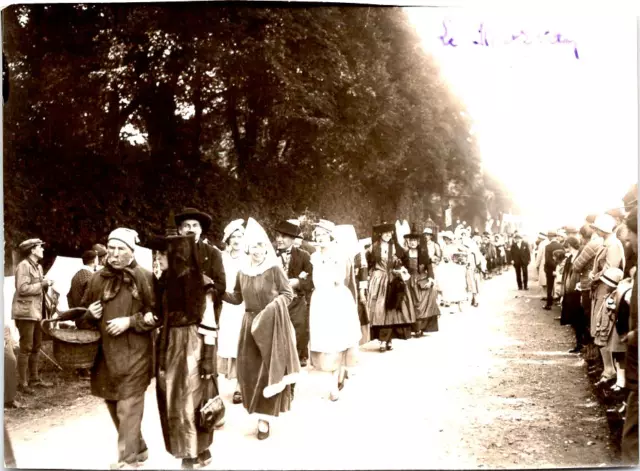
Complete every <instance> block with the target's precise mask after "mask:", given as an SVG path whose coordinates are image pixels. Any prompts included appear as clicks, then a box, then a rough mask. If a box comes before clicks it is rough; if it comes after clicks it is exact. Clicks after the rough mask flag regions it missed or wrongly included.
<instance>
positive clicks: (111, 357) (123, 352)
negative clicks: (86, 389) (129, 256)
mask: <svg viewBox="0 0 640 471" xmlns="http://www.w3.org/2000/svg"><path fill="white" fill-rule="evenodd" d="M129 268H130V269H131V271H132V272H133V279H134V282H135V285H136V287H137V294H134V292H133V291H132V288H131V286H130V285H127V284H124V283H123V285H122V286H121V287H120V289H119V291H118V292H117V294H116V295H115V297H114V298H112V299H109V300H108V301H104V300H103V296H104V291H105V286H107V284H108V283H109V278H108V275H109V273H110V270H109V268H108V266H107V267H105V268H104V269H102V270H100V271H99V272H97V273H94V274H93V276H92V277H91V280H90V281H89V286H88V288H87V290H86V291H85V294H84V297H83V298H82V303H81V304H82V306H84V307H88V306H89V305H90V304H91V303H93V302H94V301H99V300H103V301H102V309H103V311H102V317H101V318H100V319H97V320H96V319H93V317H92V316H91V314H89V312H87V314H86V315H85V317H83V318H82V319H79V320H78V321H76V324H77V325H78V327H79V328H92V327H93V328H97V329H98V330H100V333H101V334H102V336H101V341H100V347H99V349H98V354H97V356H96V360H95V364H94V366H93V369H92V371H91V393H92V394H93V395H94V396H98V397H101V398H103V399H107V400H112V401H117V400H122V399H127V398H129V397H132V396H137V395H140V394H144V392H145V390H146V389H147V387H148V386H149V383H150V382H151V377H152V375H153V370H152V368H153V367H152V359H153V349H152V348H153V347H152V340H151V332H150V330H151V329H153V326H147V325H145V324H144V321H143V316H144V314H145V313H147V312H154V309H155V296H154V291H153V287H152V285H153V275H152V273H151V272H150V271H147V270H145V269H144V268H142V267H141V266H139V265H138V264H137V263H136V262H135V261H134V262H133V263H132V264H131V265H130V266H129ZM118 317H129V318H130V321H131V327H130V328H129V329H128V330H126V331H125V332H124V333H122V334H120V335H118V336H115V337H114V336H112V335H109V334H108V333H107V332H106V324H107V322H108V321H110V320H112V319H115V318H118Z"/></svg>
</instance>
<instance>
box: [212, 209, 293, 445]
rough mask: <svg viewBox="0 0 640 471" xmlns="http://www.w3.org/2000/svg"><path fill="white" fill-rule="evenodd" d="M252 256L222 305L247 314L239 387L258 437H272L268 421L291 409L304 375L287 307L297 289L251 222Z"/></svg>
mask: <svg viewBox="0 0 640 471" xmlns="http://www.w3.org/2000/svg"><path fill="white" fill-rule="evenodd" d="M244 242H245V244H246V247H247V250H248V253H249V257H248V259H247V262H246V263H245V264H244V266H242V267H241V268H240V270H238V275H237V278H236V284H235V288H234V290H233V293H228V292H227V293H225V294H224V296H223V301H226V302H228V303H231V304H235V305H239V304H241V303H242V302H244V305H245V313H244V317H243V319H242V327H241V329H240V340H239V342H238V363H237V364H238V366H237V369H238V383H239V384H240V393H241V394H242V404H243V405H244V407H245V409H246V410H247V412H249V414H255V415H254V416H257V417H258V439H259V440H264V439H266V438H267V437H269V432H270V425H269V421H270V420H273V418H274V417H278V416H279V415H280V413H282V412H287V411H288V410H290V409H291V402H292V401H293V391H292V385H293V384H294V383H295V382H296V380H297V378H298V375H299V372H300V360H299V359H298V354H297V351H296V340H295V333H294V330H293V325H292V324H291V320H290V319H289V310H288V309H287V306H288V305H289V303H290V302H291V300H292V299H293V290H292V289H291V286H290V285H289V280H288V279H287V275H285V273H284V271H283V270H282V268H281V267H280V266H279V265H278V261H277V259H276V254H275V251H274V249H273V246H272V245H271V242H269V238H268V236H267V234H266V233H265V232H264V230H263V229H262V227H261V226H260V225H259V224H258V223H257V222H256V221H255V220H254V219H252V218H249V221H248V222H247V227H246V230H245V235H244Z"/></svg>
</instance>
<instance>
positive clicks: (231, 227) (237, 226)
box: [222, 219, 244, 244]
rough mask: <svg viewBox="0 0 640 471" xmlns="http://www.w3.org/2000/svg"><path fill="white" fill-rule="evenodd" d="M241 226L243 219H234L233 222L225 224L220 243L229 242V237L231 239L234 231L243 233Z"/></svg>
mask: <svg viewBox="0 0 640 471" xmlns="http://www.w3.org/2000/svg"><path fill="white" fill-rule="evenodd" d="M243 224H244V219H236V220H235V221H231V222H230V223H229V224H227V227H225V228H224V234H223V235H222V242H224V243H225V244H226V243H227V241H228V240H229V237H231V235H232V234H233V233H234V232H235V231H240V232H242V233H244V227H243Z"/></svg>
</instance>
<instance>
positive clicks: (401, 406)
mask: <svg viewBox="0 0 640 471" xmlns="http://www.w3.org/2000/svg"><path fill="white" fill-rule="evenodd" d="M514 278H515V275H514V274H513V271H509V272H508V273H505V274H503V275H502V276H499V277H496V278H494V279H492V280H489V281H486V282H484V284H483V285H482V286H481V290H482V292H481V297H480V307H479V308H471V307H468V306H467V307H465V308H464V310H463V312H461V313H459V312H455V313H450V312H444V313H443V315H442V317H441V318H440V332H437V333H432V334H429V335H428V336H426V337H424V338H421V339H411V340H406V341H396V342H395V343H394V346H395V349H394V350H393V351H392V352H388V353H379V352H378V351H377V344H376V343H375V342H371V343H369V344H367V345H365V346H364V347H363V349H362V355H361V361H360V366H359V367H358V368H357V369H355V370H354V371H353V374H352V378H351V379H349V380H348V381H347V384H346V387H345V389H344V390H343V393H342V396H341V398H340V400H339V401H338V402H335V403H333V402H330V401H328V400H327V396H328V388H327V386H328V384H327V381H328V378H327V376H326V375H324V374H321V373H318V372H315V371H309V372H308V374H306V375H305V377H304V378H303V379H302V381H301V382H300V383H299V384H298V387H297V388H296V400H295V402H294V407H293V410H292V411H291V412H290V413H287V414H285V415H283V416H282V417H281V418H279V419H277V420H276V421H274V422H273V423H272V431H271V437H270V438H269V439H268V440H266V441H264V442H262V441H258V440H256V438H255V421H254V419H252V418H250V417H249V416H248V415H247V414H246V412H245V411H244V410H243V409H242V406H238V405H232V404H231V403H230V398H231V394H232V392H233V388H234V385H233V384H232V383H231V382H229V381H226V380H224V379H223V380H221V389H222V393H223V397H224V399H225V400H227V423H226V425H225V426H224V428H223V429H222V430H220V431H217V432H216V437H215V440H214V444H213V446H212V448H211V450H212V453H213V456H214V461H213V463H212V464H211V466H210V468H211V469H300V468H305V469H363V468H364V469H389V468H403V469H416V468H422V469H425V468H429V469H447V468H449V469H450V468H457V469H460V468H463V469H474V468H519V469H522V468H532V467H533V468H541V467H581V468H584V467H598V466H601V465H605V464H606V465H611V464H614V463H616V462H617V453H616V449H615V446H613V445H612V444H611V440H610V432H609V427H608V425H607V416H606V413H605V410H604V407H603V406H602V405H601V403H600V402H599V401H598V398H597V397H596V395H595V394H594V390H593V388H592V387H591V383H590V381H589V378H588V377H587V366H586V364H585V363H584V361H583V360H582V359H581V358H580V357H579V356H577V355H572V354H568V353H565V352H567V351H568V350H569V349H570V348H571V347H572V346H573V343H572V340H573V335H572V332H571V329H570V328H568V327H561V326H560V325H559V322H558V321H557V320H555V317H556V316H557V315H559V314H558V312H554V311H552V312H546V311H543V310H542V309H541V302H540V301H539V298H540V296H541V294H542V293H541V292H540V290H539V288H537V287H536V283H535V282H532V283H531V289H530V290H529V291H517V290H516V289H514V287H515V285H516V283H515V279H514ZM48 376H49V378H50V379H51V378H53V379H54V380H56V382H57V386H56V388H55V389H53V390H50V391H46V392H41V393H40V394H39V395H38V396H37V397H36V398H28V399H27V400H28V401H29V402H28V404H27V405H29V406H30V407H29V409H26V410H18V411H16V410H5V420H6V424H7V426H8V428H9V432H10V436H11V438H12V441H13V444H14V449H15V453H16V458H17V460H18V465H19V466H21V467H29V468H38V467H40V468H48V469H52V468H84V469H100V468H104V467H106V466H108V464H109V463H110V462H113V461H115V448H116V446H115V445H116V443H115V431H114V430H113V426H112V425H111V421H110V418H109V415H108V413H107V411H106V409H105V407H104V406H103V405H102V403H101V401H100V400H99V399H96V398H93V397H91V396H89V395H88V383H87V382H85V381H82V380H77V379H75V378H74V377H73V376H70V375H67V376H65V377H63V376H62V375H60V374H58V373H55V372H54V371H49V373H48ZM143 433H144V436H145V439H146V440H147V442H148V444H149V447H150V451H151V457H150V460H149V462H148V463H147V465H146V467H147V468H150V469H158V468H165V469H167V468H172V467H173V468H176V467H178V466H179V461H178V460H176V459H174V458H173V457H171V456H170V455H168V454H167V453H166V452H165V451H164V445H163V442H162V436H161V432H160V429H159V419H158V417H157V409H156V406H155V398H154V390H153V385H152V387H151V388H149V391H148V394H147V401H146V409H145V417H144V421H143ZM61 450H63V451H61Z"/></svg>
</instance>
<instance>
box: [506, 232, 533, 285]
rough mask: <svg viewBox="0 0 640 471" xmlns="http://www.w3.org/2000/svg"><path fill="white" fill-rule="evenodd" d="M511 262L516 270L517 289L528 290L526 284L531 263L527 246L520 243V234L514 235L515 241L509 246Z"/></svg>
mask: <svg viewBox="0 0 640 471" xmlns="http://www.w3.org/2000/svg"><path fill="white" fill-rule="evenodd" d="M511 260H512V261H513V267H514V268H515V270H516V281H517V282H518V289H524V290H528V289H529V288H528V287H527V283H528V281H529V273H528V271H529V270H528V268H529V263H530V262H531V252H530V251H529V245H528V244H525V243H524V242H523V241H522V236H521V235H520V234H516V235H515V240H514V241H513V244H512V245H511Z"/></svg>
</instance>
